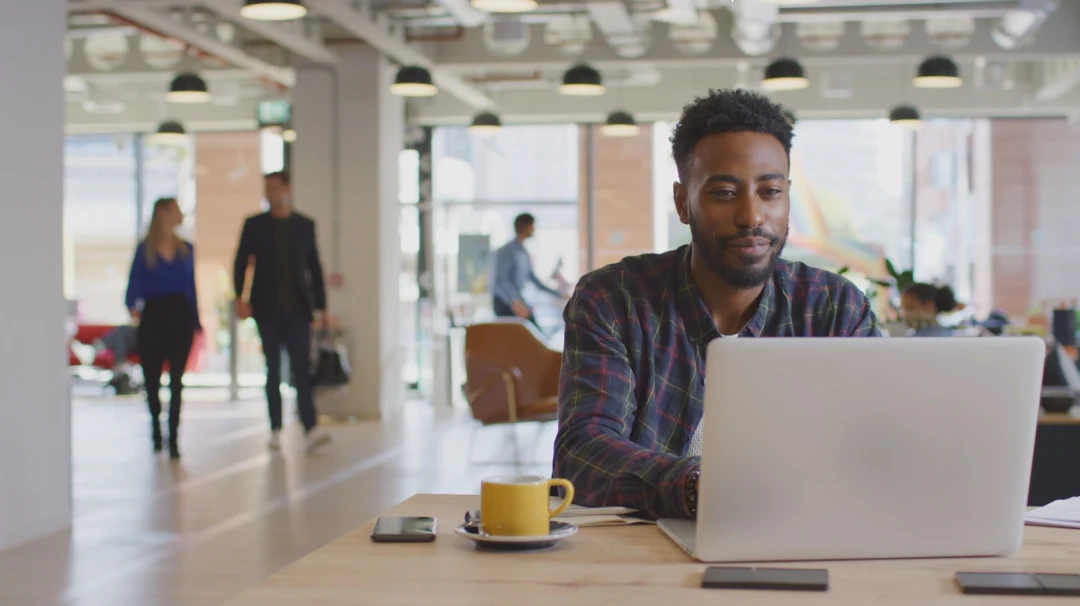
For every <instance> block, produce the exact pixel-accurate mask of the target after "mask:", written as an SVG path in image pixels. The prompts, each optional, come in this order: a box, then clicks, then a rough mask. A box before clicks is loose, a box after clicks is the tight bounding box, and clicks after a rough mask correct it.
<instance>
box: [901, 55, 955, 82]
mask: <svg viewBox="0 0 1080 606" xmlns="http://www.w3.org/2000/svg"><path fill="white" fill-rule="evenodd" d="M913 82H914V84H915V86H917V87H919V88H956V87H958V86H960V85H961V84H963V83H964V81H963V80H962V79H961V78H960V68H959V67H957V66H956V62H955V61H953V60H952V59H950V58H948V57H943V56H940V55H939V56H936V57H930V58H929V59H926V60H925V61H923V62H922V63H920V64H919V72H918V73H917V74H916V75H915V79H914V81H913Z"/></svg>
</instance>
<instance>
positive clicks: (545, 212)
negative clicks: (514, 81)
mask: <svg viewBox="0 0 1080 606" xmlns="http://www.w3.org/2000/svg"><path fill="white" fill-rule="evenodd" d="M579 145H580V142H579V131H578V127H577V125H573V124H554V125H514V126H507V127H504V128H503V129H502V130H501V131H500V132H499V133H498V134H497V135H495V136H476V135H472V134H470V133H469V132H468V130H467V129H466V128H464V127H448V128H439V129H437V130H436V131H435V137H434V142H433V161H434V167H435V168H434V186H433V197H434V202H435V210H436V213H435V229H434V245H435V253H436V255H435V268H434V269H435V271H434V274H435V276H436V282H437V288H438V290H439V291H440V293H443V294H444V297H441V299H442V300H443V301H444V302H445V305H446V313H447V314H449V315H450V316H451V317H453V319H454V321H455V322H456V323H459V324H464V323H469V322H473V321H477V320H480V319H483V318H490V317H491V316H492V314H493V312H492V309H491V298H490V296H489V295H488V283H487V279H488V275H487V270H488V266H489V262H490V258H491V254H492V253H493V252H494V250H496V249H497V248H499V247H500V246H502V245H504V244H506V243H507V242H509V241H510V240H512V239H513V238H514V227H513V221H514V217H516V216H517V215H518V214H520V213H523V212H528V213H531V214H532V215H533V216H534V217H535V218H536V231H535V235H534V237H533V238H531V239H530V240H529V241H527V242H526V248H527V249H528V250H529V253H530V255H531V257H532V261H533V268H534V270H535V272H536V274H537V276H538V277H540V279H541V280H543V281H545V282H546V283H547V284H548V285H550V286H552V287H555V286H556V284H557V280H558V279H559V278H561V279H565V280H567V281H568V282H569V283H571V284H573V283H574V282H576V281H577V279H578V277H579V276H580V270H581V266H582V263H581V259H579V246H578V243H579V232H578V223H579V218H578V217H579V207H578V197H579V196H578V186H579V184H578V182H579V179H580V172H579V171H580V166H579ZM557 277H558V278H557ZM524 297H525V298H526V300H527V301H528V302H529V303H530V304H532V305H533V306H534V310H535V313H536V316H537V319H538V321H539V323H540V325H541V326H542V327H543V328H544V329H545V331H546V332H548V333H549V334H555V333H557V332H558V330H559V328H560V327H561V323H562V317H561V313H562V304H563V302H562V301H561V300H557V299H553V298H552V297H551V296H548V295H545V294H543V293H542V292H541V291H539V290H538V289H535V288H534V287H532V286H529V287H527V289H526V292H525V293H524Z"/></svg>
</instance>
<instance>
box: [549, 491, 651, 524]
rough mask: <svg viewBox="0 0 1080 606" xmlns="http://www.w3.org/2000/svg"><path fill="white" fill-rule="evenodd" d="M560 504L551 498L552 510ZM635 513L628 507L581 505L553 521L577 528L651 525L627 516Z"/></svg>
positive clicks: (559, 501) (558, 500) (570, 508)
mask: <svg viewBox="0 0 1080 606" xmlns="http://www.w3.org/2000/svg"><path fill="white" fill-rule="evenodd" d="M560 503H562V499H560V498H558V497H552V498H551V508H552V509H555V508H556V507H558V506H559V504H560ZM636 511H637V510H636V509H630V508H629V507H582V506H581V505H571V506H570V507H567V508H566V511H564V512H562V513H560V514H559V515H558V516H556V517H555V518H554V519H555V520H556V521H558V522H565V523H567V524H573V525H574V526H578V527H585V526H626V525H629V524H650V523H651V522H650V521H649V520H642V519H639V518H634V517H630V516H629V514H632V513H635V512H636Z"/></svg>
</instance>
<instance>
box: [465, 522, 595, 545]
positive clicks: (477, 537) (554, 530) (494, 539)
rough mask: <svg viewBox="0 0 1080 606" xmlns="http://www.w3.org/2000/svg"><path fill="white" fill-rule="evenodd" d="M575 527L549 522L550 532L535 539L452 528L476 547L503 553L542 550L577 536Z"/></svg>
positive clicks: (468, 528)
mask: <svg viewBox="0 0 1080 606" xmlns="http://www.w3.org/2000/svg"><path fill="white" fill-rule="evenodd" d="M577 531H578V529H577V526H574V525H573V524H567V523H565V522H551V532H550V533H548V534H547V535H546V536H536V537H504V536H495V535H490V534H484V533H482V532H479V531H478V530H476V528H475V527H470V526H466V525H465V524H461V525H459V526H458V527H456V528H454V533H455V534H457V535H458V536H461V537H465V538H466V539H469V540H470V541H473V542H474V543H476V544H477V546H481V547H486V548H488V549H500V550H503V551H528V550H532V549H544V548H546V547H551V546H552V545H555V544H556V543H558V542H559V541H561V540H563V539H566V538H569V537H572V536H574V535H575V534H577Z"/></svg>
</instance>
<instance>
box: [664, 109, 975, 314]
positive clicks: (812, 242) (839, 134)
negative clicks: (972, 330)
mask: <svg viewBox="0 0 1080 606" xmlns="http://www.w3.org/2000/svg"><path fill="white" fill-rule="evenodd" d="M672 126H673V124H669V123H660V124H656V125H654V131H655V136H654V140H655V142H656V144H655V150H654V156H653V158H654V178H655V181H654V195H655V204H656V205H655V208H654V217H655V221H656V224H655V226H654V230H655V236H656V242H657V246H656V248H657V250H658V251H659V250H667V249H670V248H674V247H677V246H679V245H682V244H685V243H687V242H689V239H690V232H689V229H688V228H687V227H686V226H685V225H683V224H681V223H680V222H679V219H678V216H677V215H676V214H675V210H674V206H673V205H672V202H671V183H672V182H673V181H675V180H677V179H678V176H677V173H676V171H675V164H674V161H673V160H672V159H671V156H670V147H669V145H668V138H669V137H670V135H671V128H672ZM974 130H975V122H974V121H971V120H936V121H930V122H927V123H925V124H924V125H923V126H922V128H921V129H919V130H918V131H910V130H907V129H903V128H899V127H896V126H894V125H892V124H890V123H889V122H888V121H887V120H801V121H799V122H798V124H797V125H796V127H795V141H794V146H793V148H792V153H791V181H792V188H791V233H790V236H789V238H788V245H787V248H786V249H785V251H784V257H785V258H787V259H789V260H793V261H802V262H805V263H808V264H810V265H814V266H816V267H821V268H825V269H830V270H840V269H842V268H846V271H847V276H848V277H849V278H851V279H852V280H853V281H854V282H855V283H856V284H858V285H860V286H861V287H863V288H864V289H866V290H867V292H868V293H869V294H871V295H872V296H873V297H874V298H875V302H876V304H877V310H878V313H879V314H881V316H882V317H883V319H885V320H891V319H895V317H896V313H897V312H896V309H895V306H896V303H897V301H896V299H895V295H896V294H897V293H896V292H895V290H892V291H890V290H889V289H882V288H880V287H877V286H875V285H874V284H873V282H871V281H870V279H873V280H879V281H885V282H892V281H893V280H892V277H891V276H890V275H889V273H888V271H887V270H886V260H888V261H890V262H891V263H892V265H893V266H894V268H896V269H897V270H900V271H903V270H906V269H912V268H913V269H914V276H915V279H916V280H919V281H924V282H930V283H933V284H937V285H948V286H950V287H952V288H953V290H954V291H956V294H957V297H958V298H959V299H960V300H961V301H971V300H972V299H973V298H974V297H975V275H976V273H977V271H976V250H975V246H976V240H977V230H976V225H977V223H978V220H979V216H980V214H979V213H981V212H985V208H984V207H985V206H986V205H987V204H988V202H986V200H987V199H988V193H987V191H986V188H985V187H981V188H980V187H978V186H977V183H976V180H975V179H973V175H974V166H973V164H972V152H973V149H974V148H975V147H976V145H975V143H974V139H973V138H972V135H973V132H974ZM980 208H983V210H979V209H980ZM890 295H892V296H890ZM973 310H974V307H972V308H969V309H968V313H971V312H972V311H973Z"/></svg>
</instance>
